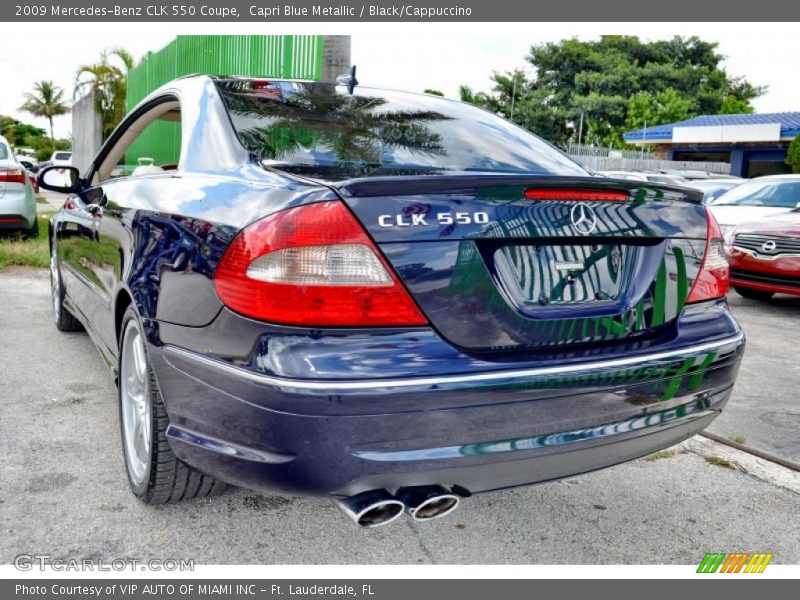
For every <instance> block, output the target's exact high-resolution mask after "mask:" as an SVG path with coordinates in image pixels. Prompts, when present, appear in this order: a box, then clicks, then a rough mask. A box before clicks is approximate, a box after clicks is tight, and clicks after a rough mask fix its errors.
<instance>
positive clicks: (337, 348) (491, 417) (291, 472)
mask: <svg viewBox="0 0 800 600" xmlns="http://www.w3.org/2000/svg"><path fill="white" fill-rule="evenodd" d="M354 84H355V81H354V80H353V79H350V80H348V82H347V85H334V84H321V83H308V82H292V81H266V80H261V79H212V78H208V77H201V76H195V77H190V78H185V79H179V80H176V81H174V82H172V83H170V84H167V85H166V86H164V87H162V88H160V89H159V90H157V91H156V92H154V93H152V94H151V95H150V96H149V97H147V98H146V99H145V100H144V101H142V102H141V103H140V104H139V105H138V106H137V107H136V108H135V109H134V110H133V111H132V112H131V113H130V115H128V116H127V117H126V118H125V120H124V121H123V122H122V123H121V124H120V125H119V127H118V128H117V130H116V131H115V132H114V133H113V134H112V135H111V137H110V139H109V140H108V141H107V142H106V143H105V145H104V146H103V147H102V149H101V150H100V151H99V153H98V155H97V157H96V158H95V159H94V162H93V163H92V165H91V166H90V167H89V168H88V170H87V171H86V172H85V173H84V174H83V176H82V177H78V174H77V172H76V171H75V169H74V168H72V167H69V168H68V172H69V174H70V176H71V177H74V183H72V179H71V180H70V183H71V185H69V186H62V187H60V188H59V187H58V186H55V185H53V184H48V169H45V170H44V171H43V172H42V174H41V176H40V181H41V182H42V183H43V184H44V185H45V186H48V185H50V187H51V188H56V189H59V190H60V191H66V192H69V193H70V194H71V195H70V196H69V197H68V198H67V200H66V203H65V204H64V207H63V208H62V209H61V210H60V211H59V212H58V213H57V214H56V215H55V217H54V218H53V220H52V224H51V228H50V246H51V249H52V262H51V265H52V266H51V275H52V301H53V316H54V319H55V322H56V325H57V326H58V328H59V329H61V330H75V329H78V328H80V327H85V329H86V330H87V331H88V332H89V334H90V335H91V337H92V338H93V340H94V342H95V343H96V345H97V346H98V347H99V349H100V352H101V354H102V355H103V357H104V358H105V360H106V361H107V362H108V363H109V365H111V366H112V367H113V369H114V371H115V373H116V377H117V380H118V385H119V407H120V423H121V431H122V447H123V450H124V455H125V463H126V466H127V474H128V479H129V481H130V485H131V487H132V489H133V493H134V494H135V495H136V496H138V497H139V498H140V499H142V500H143V501H145V502H148V503H160V502H172V501H176V500H181V499H186V498H196V497H198V496H203V495H205V494H209V493H213V492H215V491H218V490H219V489H221V488H222V487H223V485H224V484H223V483H221V482H225V483H228V484H235V485H238V486H245V487H248V488H253V489H259V490H264V491H267V492H274V493H280V494H300V495H302V494H309V495H324V496H328V497H331V498H332V499H334V500H335V501H336V502H337V503H338V504H339V506H340V507H341V508H342V509H343V510H344V511H345V513H346V514H348V515H349V516H350V517H351V518H352V519H353V520H354V521H356V522H357V523H359V524H360V525H362V526H377V525H381V524H384V523H387V522H389V521H391V520H393V519H394V518H396V517H398V516H399V515H401V514H402V513H403V512H407V513H408V514H409V515H410V516H411V517H412V518H414V519H417V520H420V521H421V520H425V519H431V518H435V517H438V516H442V515H444V514H446V513H448V512H449V511H451V510H453V508H455V506H456V504H457V503H458V502H459V500H460V499H461V498H464V497H467V496H469V495H471V494H474V493H477V492H485V491H488V490H498V489H502V488H509V487H513V486H520V485H526V484H532V483H536V482H543V481H548V480H553V479H557V478H562V477H567V476H571V475H574V474H577V473H583V472H587V471H592V470H595V469H599V468H601V467H607V466H609V465H614V464H617V463H621V462H623V461H627V460H631V459H634V458H636V457H640V456H643V455H646V454H649V453H651V452H654V451H656V450H659V449H661V448H664V447H667V446H670V445H672V444H675V443H677V442H679V441H681V440H683V439H685V438H688V437H689V436H691V435H693V434H695V433H696V432H698V431H700V430H702V429H703V428H704V427H706V426H707V425H708V424H709V423H710V422H711V421H712V420H713V419H714V418H715V417H716V416H717V415H718V414H719V413H720V411H721V410H722V408H723V406H724V405H725V403H726V401H727V400H728V397H729V396H730V393H731V389H732V386H733V383H734V379H735V376H736V372H737V369H738V367H739V362H740V359H741V357H742V352H743V350H744V337H743V334H742V332H741V330H740V328H739V326H738V324H737V322H736V321H735V319H734V318H733V317H732V316H731V313H730V312H729V310H728V307H727V305H726V302H725V299H724V297H725V294H726V292H727V290H728V285H729V283H728V277H729V273H728V265H727V263H726V261H725V256H724V251H723V246H722V239H721V236H720V232H719V230H718V228H717V225H716V223H715V221H714V220H713V218H711V216H710V215H709V213H708V212H707V210H706V209H705V208H704V207H703V206H702V205H701V200H702V195H701V194H700V193H699V192H695V191H691V190H687V189H684V188H678V187H674V188H673V187H665V186H659V185H657V184H651V183H649V182H639V181H623V180H614V179H608V178H601V177H592V176H590V175H589V174H588V173H587V172H586V171H584V169H583V168H581V167H580V166H579V165H577V164H576V163H574V162H573V161H572V160H571V159H570V158H569V157H567V156H566V155H564V154H562V153H561V152H560V151H558V150H556V149H555V148H554V147H552V146H550V145H549V144H547V143H545V142H543V141H542V140H540V139H539V138H537V137H536V136H534V135H532V134H530V133H528V132H527V131H525V130H523V129H521V128H519V127H517V126H516V125H514V124H512V123H510V122H508V121H506V120H504V119H502V118H499V117H498V116H496V115H494V114H491V113H489V112H486V111H484V110H482V109H479V108H476V107H474V106H471V105H469V104H463V103H460V102H453V101H449V100H446V99H443V98H438V97H433V96H427V95H421V94H412V93H404V92H398V91H387V90H382V89H374V88H369V87H364V86H360V85H355V86H354ZM153 127H157V128H158V130H157V131H156V133H158V135H159V136H161V137H159V138H158V144H153V143H151V144H150V145H149V146H148V145H147V143H146V142H148V140H151V142H152V140H154V139H156V138H151V137H148V136H150V135H151V134H150V133H148V132H149V131H150V130H151V128H153ZM165 134H166V135H167V136H168V141H169V140H171V139H174V140H177V141H178V142H179V144H177V145H176V147H175V148H176V155H175V156H169V155H166V154H164V151H165V148H167V146H168V144H165V143H164V139H163V136H164V135H165ZM153 135H155V134H153ZM169 136H171V137H169ZM142 156H145V157H147V158H149V159H153V160H152V161H148V164H149V167H148V169H146V170H141V169H140V170H138V171H137V174H136V175H128V176H119V175H122V174H124V173H132V172H133V170H132V169H128V168H122V167H120V164H129V165H135V164H137V162H138V159H139V158H141V157H142ZM150 163H153V164H150ZM115 174H116V175H117V176H116V177H114V175H115Z"/></svg>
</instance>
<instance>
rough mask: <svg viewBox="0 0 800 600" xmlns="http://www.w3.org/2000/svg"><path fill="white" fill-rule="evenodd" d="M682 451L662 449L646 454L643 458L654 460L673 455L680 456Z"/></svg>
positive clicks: (649, 460)
mask: <svg viewBox="0 0 800 600" xmlns="http://www.w3.org/2000/svg"><path fill="white" fill-rule="evenodd" d="M680 453H681V451H680V450H660V451H659V452H655V453H654V454H649V455H648V456H645V457H644V458H643V459H642V460H646V461H648V462H653V461H654V460H660V459H662V458H672V457H673V456H678V454H680Z"/></svg>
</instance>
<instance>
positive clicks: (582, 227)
mask: <svg viewBox="0 0 800 600" xmlns="http://www.w3.org/2000/svg"><path fill="white" fill-rule="evenodd" d="M569 216H570V218H571V219H572V228H573V229H574V230H575V231H577V232H578V233H580V234H581V235H589V234H590V233H592V232H593V231H594V230H595V229H596V228H597V215H595V214H594V209H593V208H592V207H591V206H589V205H587V204H584V203H583V202H580V203H578V204H576V205H575V206H573V207H572V210H571V211H570V212H569Z"/></svg>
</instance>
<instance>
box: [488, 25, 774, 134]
mask: <svg viewBox="0 0 800 600" xmlns="http://www.w3.org/2000/svg"><path fill="white" fill-rule="evenodd" d="M723 58H724V57H723V56H722V55H721V54H719V53H718V52H717V44H716V43H713V42H706V41H703V40H701V39H700V38H698V37H689V38H683V37H674V38H672V39H670V40H660V41H654V42H644V41H642V40H640V39H639V38H638V37H636V36H620V35H608V36H602V37H601V38H600V39H599V40H590V41H580V40H577V39H570V40H562V41H560V42H557V43H546V44H539V45H536V46H533V47H532V48H531V51H530V54H529V55H528V57H527V60H528V62H529V63H530V66H531V67H532V69H533V76H531V77H525V74H524V73H522V72H521V71H516V72H507V73H494V75H493V81H494V87H493V93H491V94H488V95H484V96H485V97H484V98H480V102H476V103H480V104H481V105H482V106H487V108H490V109H491V110H494V111H495V112H500V113H501V114H504V115H506V116H508V117H509V118H511V110H510V109H511V98H512V96H513V98H514V115H513V118H512V120H513V121H515V122H517V123H519V124H520V125H523V126H524V127H526V128H528V129H530V130H531V131H533V132H534V133H537V134H539V135H541V136H542V137H545V138H546V139H548V140H550V141H552V142H554V143H560V144H563V143H566V142H567V141H569V140H570V139H576V138H577V135H578V132H577V129H578V126H577V123H578V122H579V120H580V117H581V114H583V116H584V140H586V141H587V142H592V143H598V144H602V145H606V146H607V145H613V146H618V147H619V146H621V145H623V141H622V134H623V133H624V132H625V131H628V130H629V128H630V127H631V124H632V123H636V124H638V123H643V122H644V121H645V120H646V121H647V123H648V125H649V124H651V123H653V124H656V123H657V122H661V123H664V122H670V121H674V120H682V119H685V118H691V117H693V116H696V115H698V114H721V113H724V112H748V111H752V107H751V105H750V102H751V100H753V99H754V98H757V97H758V96H760V95H761V94H763V93H764V91H765V88H762V87H757V86H753V85H752V84H750V83H748V82H747V81H746V80H745V79H743V78H741V77H732V76H730V75H728V73H727V72H726V71H725V70H724V68H723V67H722V66H721V63H722V60H723ZM515 80H516V93H513V92H512V90H513V89H514V81H515ZM473 95H475V96H479V94H474V93H473Z"/></svg>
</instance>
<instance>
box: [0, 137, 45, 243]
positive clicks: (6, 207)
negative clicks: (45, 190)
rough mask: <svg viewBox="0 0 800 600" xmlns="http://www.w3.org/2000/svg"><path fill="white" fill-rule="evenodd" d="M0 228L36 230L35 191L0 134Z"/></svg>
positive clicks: (32, 234)
mask: <svg viewBox="0 0 800 600" xmlns="http://www.w3.org/2000/svg"><path fill="white" fill-rule="evenodd" d="M0 230H2V231H8V230H17V231H23V232H24V233H26V234H27V235H29V236H36V235H37V234H38V223H37V222H36V194H35V193H34V191H33V186H32V185H31V181H30V178H29V175H28V172H27V170H26V169H25V167H23V166H22V165H21V164H20V163H19V162H18V161H17V158H16V156H14V151H13V150H12V149H11V145H10V144H9V143H8V141H7V140H6V139H5V138H4V137H3V136H0Z"/></svg>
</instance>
